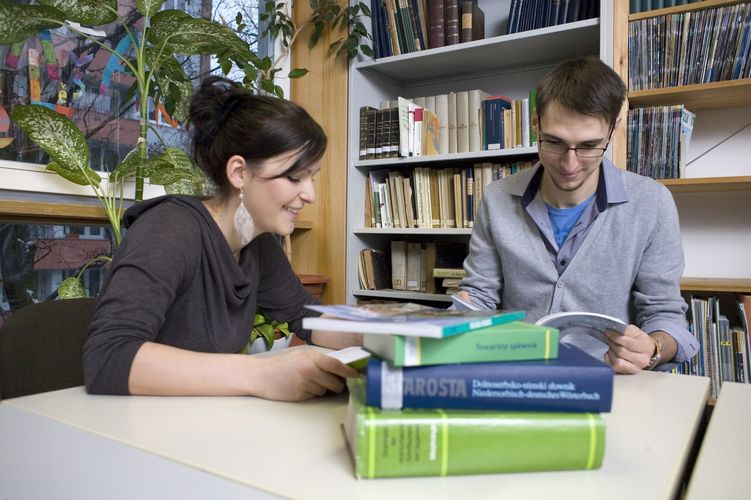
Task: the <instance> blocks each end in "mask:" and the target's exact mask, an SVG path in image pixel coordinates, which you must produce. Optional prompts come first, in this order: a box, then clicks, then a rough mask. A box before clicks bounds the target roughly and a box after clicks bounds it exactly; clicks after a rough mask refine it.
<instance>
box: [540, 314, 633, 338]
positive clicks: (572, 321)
mask: <svg viewBox="0 0 751 500" xmlns="http://www.w3.org/2000/svg"><path fill="white" fill-rule="evenodd" d="M535 324H536V325H542V326H550V327H553V328H556V329H557V330H558V331H559V332H560V338H561V339H563V337H565V336H566V335H571V334H572V333H578V334H585V335H589V336H591V337H594V338H596V339H598V340H599V341H601V342H603V343H605V344H607V339H606V337H605V335H603V332H604V331H605V330H611V331H613V332H617V333H621V334H622V333H623V332H624V331H625V330H626V326H627V325H626V323H624V322H623V321H621V320H620V319H618V318H614V317H612V316H607V315H605V314H599V313H593V312H584V311H574V312H557V313H553V314H548V315H547V316H544V317H542V318H540V319H538V320H537V321H536V322H535Z"/></svg>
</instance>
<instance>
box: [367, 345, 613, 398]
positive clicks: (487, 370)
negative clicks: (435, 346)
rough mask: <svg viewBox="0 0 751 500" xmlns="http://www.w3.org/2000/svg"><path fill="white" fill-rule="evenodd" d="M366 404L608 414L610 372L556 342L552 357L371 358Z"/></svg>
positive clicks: (602, 363)
mask: <svg viewBox="0 0 751 500" xmlns="http://www.w3.org/2000/svg"><path fill="white" fill-rule="evenodd" d="M367 380H368V383H367V404H368V406H376V407H380V408H385V409H400V408H444V409H449V408H457V409H476V410H511V411H553V412H609V411H610V408H611V404H612V400H613V370H612V368H611V367H610V366H609V365H607V364H606V363H604V362H602V361H599V360H597V359H595V358H593V357H591V356H589V355H588V354H586V353H585V352H584V351H581V350H580V349H577V348H576V347H573V346H569V345H566V344H561V345H560V346H559V349H558V358H557V359H547V360H538V361H510V362H494V363H465V364H446V365H435V366H414V367H395V366H392V365H390V364H388V363H387V362H385V361H382V360H379V359H373V358H371V359H370V361H369V362H368V370H367Z"/></svg>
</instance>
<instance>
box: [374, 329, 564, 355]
mask: <svg viewBox="0 0 751 500" xmlns="http://www.w3.org/2000/svg"><path fill="white" fill-rule="evenodd" d="M363 347H364V348H365V349H367V350H368V351H369V352H371V353H373V354H375V355H376V356H377V357H379V358H380V359H382V360H384V361H388V362H389V363H391V364H392V365H394V366H427V365H441V364H449V363H483V362H491V361H527V360H533V359H555V358H556V357H558V330H556V329H555V328H546V327H540V326H536V325H532V324H531V323H525V322H523V321H512V322H511V323H506V324H505V325H498V326H490V327H488V328H482V329H481V330H475V331H473V332H469V333H465V334H463V335H454V336H453V337H446V338H444V339H434V338H423V337H413V336H407V335H368V334H366V335H365V336H364V338H363Z"/></svg>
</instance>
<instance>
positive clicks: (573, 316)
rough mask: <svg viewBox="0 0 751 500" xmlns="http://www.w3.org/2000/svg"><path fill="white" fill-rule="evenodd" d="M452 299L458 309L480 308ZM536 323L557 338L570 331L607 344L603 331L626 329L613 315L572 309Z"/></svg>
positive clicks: (460, 299) (455, 297)
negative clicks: (554, 330) (554, 332)
mask: <svg viewBox="0 0 751 500" xmlns="http://www.w3.org/2000/svg"><path fill="white" fill-rule="evenodd" d="M451 298H452V301H453V303H454V307H455V308H456V309H458V310H471V311H478V310H480V308H479V307H478V306H477V305H476V304H474V303H472V302H471V301H469V300H464V299H462V298H461V297H459V296H458V295H453V296H452V297H451ZM535 324H536V325H540V326H550V327H552V328H555V329H557V330H558V332H559V334H560V335H559V338H561V339H563V337H565V336H566V335H570V334H572V333H578V334H585V335H589V336H591V337H594V338H596V339H598V340H599V341H601V342H603V343H605V344H607V339H606V338H605V335H603V332H604V331H605V330H611V331H614V332H617V333H623V332H624V331H625V330H626V326H627V325H626V323H624V322H623V321H621V320H620V319H618V318H614V317H613V316H608V315H606V314H600V313H594V312H585V311H572V312H557V313H552V314H548V315H547V316H544V317H542V318H540V319H538V320H537V321H536V322H535Z"/></svg>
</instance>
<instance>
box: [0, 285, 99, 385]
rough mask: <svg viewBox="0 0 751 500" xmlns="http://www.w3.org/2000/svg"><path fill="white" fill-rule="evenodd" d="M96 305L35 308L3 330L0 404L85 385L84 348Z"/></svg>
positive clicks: (75, 302)
mask: <svg viewBox="0 0 751 500" xmlns="http://www.w3.org/2000/svg"><path fill="white" fill-rule="evenodd" d="M95 303H96V299H94V298H87V299H67V300H55V301H50V302H41V303H38V304H31V305H28V306H26V307H24V308H22V309H19V310H18V311H16V312H14V313H13V314H12V315H11V316H10V317H8V318H7V319H6V320H5V324H4V325H3V327H2V329H0V399H8V398H15V397H19V396H26V395H28V394H36V393H39V392H47V391H55V390H58V389H65V388H67V387H75V386H77V385H82V384H83V345H84V342H85V341H86V336H87V330H88V328H89V323H90V322H91V317H92V314H93V312H94V304H95Z"/></svg>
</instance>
